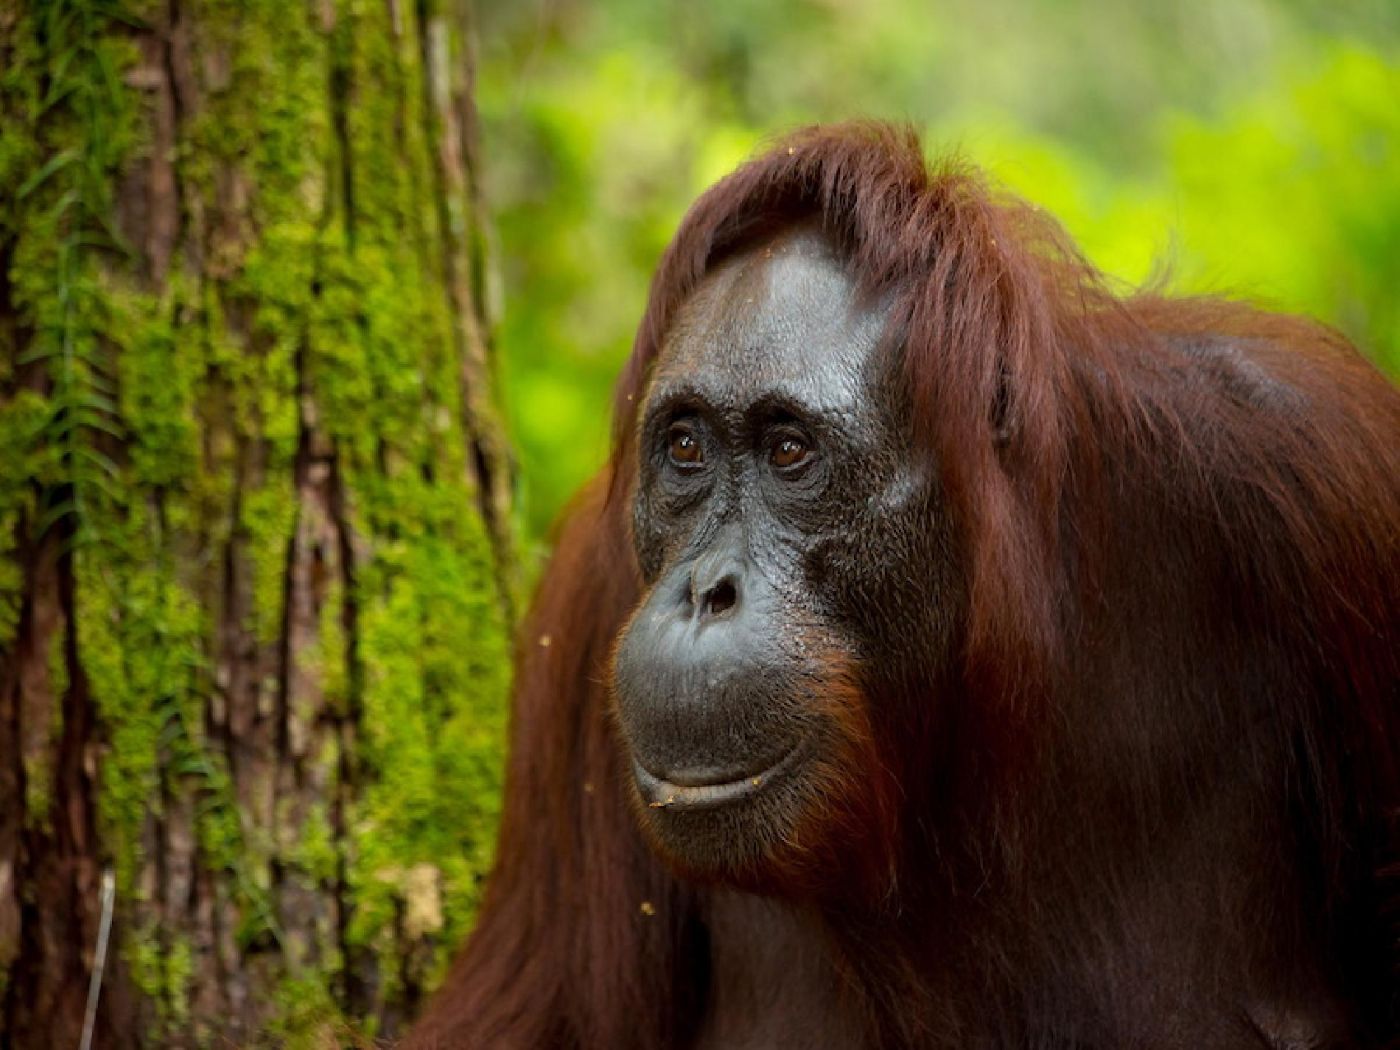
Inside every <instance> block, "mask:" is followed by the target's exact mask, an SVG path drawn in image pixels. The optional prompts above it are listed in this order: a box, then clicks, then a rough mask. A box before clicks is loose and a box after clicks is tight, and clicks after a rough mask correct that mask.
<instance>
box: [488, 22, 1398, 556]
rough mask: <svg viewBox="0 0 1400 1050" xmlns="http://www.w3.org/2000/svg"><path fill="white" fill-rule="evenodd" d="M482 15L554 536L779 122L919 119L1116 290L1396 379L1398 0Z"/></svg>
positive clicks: (530, 450) (494, 185)
mask: <svg viewBox="0 0 1400 1050" xmlns="http://www.w3.org/2000/svg"><path fill="white" fill-rule="evenodd" d="M492 6H493V5H486V9H484V10H483V11H482V17H483V25H482V48H483V51H482V63H483V65H482V77H481V81H480V85H479V102H480V105H481V107H482V111H483V115H484V119H485V150H484V155H485V157H486V158H487V168H488V172H487V177H488V185H487V193H488V195H489V198H490V200H491V201H492V203H493V206H494V210H495V216H496V236H497V240H498V243H497V244H496V245H495V249H496V250H495V258H496V259H497V260H498V263H499V266H500V269H501V281H500V286H501V287H500V288H499V289H498V291H499V292H500V293H502V298H501V309H500V316H501V319H502V323H501V327H500V329H499V332H498V339H499V342H500V351H501V360H502V362H503V367H504V376H503V384H504V389H505V395H506V399H507V404H508V408H509V411H510V416H511V420H512V424H513V430H514V438H515V441H516V446H517V448H518V450H519V455H520V457H521V459H522V476H523V479H524V492H523V494H522V496H523V498H522V505H523V506H524V508H525V510H524V514H525V518H526V525H527V529H528V531H529V532H530V533H532V534H533V535H536V536H538V535H540V534H541V533H542V532H543V530H544V529H545V528H546V527H547V525H548V523H549V521H550V520H551V519H552V518H553V517H554V515H555V514H556V513H557V511H558V510H559V508H560V506H561V505H562V504H563V502H564V501H565V500H566V499H567V498H568V495H569V494H570V493H571V492H572V491H573V489H574V488H576V487H577V485H578V484H579V483H580V482H581V481H582V480H583V479H584V478H586V477H587V476H588V474H589V473H590V472H591V471H593V470H594V469H596V467H597V466H598V465H599V464H600V463H601V462H602V460H603V458H604V457H605V455H606V450H607V441H608V426H609V413H608V407H607V406H608V405H609V403H610V401H609V392H610V389H611V385H612V381H613V377H614V376H615V375H616V372H617V369H618V367H619V365H620V364H621V361H622V359H623V358H624V357H625V355H626V352H627V349H628V347H629V345H630V342H631V338H632V332H633V327H634V325H635V324H636V321H637V319H638V318H639V316H640V314H641V310H642V305H643V302H644V298H645V293H646V285H647V280H648V278H649V277H650V273H651V270H652V268H653V266H654V264H655V262H656V259H657V257H658V255H659V254H660V252H661V250H662V248H663V247H664V246H665V243H666V241H667V239H668V238H669V236H670V234H671V232H672V231H673V229H674V228H675V225H676V223H677V222H678V220H679V219H680V216H681V214H682V213H683V211H684V209H685V207H686V206H687V204H688V203H689V202H690V201H691V200H692V199H693V198H694V197H695V195H696V194H697V193H698V192H700V190H702V189H703V188H704V187H705V186H707V185H708V184H709V183H711V182H712V181H714V180H715V179H716V178H718V177H720V176H721V175H723V174H724V173H725V172H727V171H729V170H730V169H731V168H733V167H734V166H735V165H737V164H738V163H740V162H741V161H742V160H743V159H744V158H745V157H747V156H748V155H750V154H751V153H753V152H754V151H755V150H757V149H758V148H760V147H761V146H762V144H763V143H764V142H765V140H767V139H768V138H770V137H771V136H772V135H774V134H776V133H778V132H781V131H782V130H784V129H786V128H789V127H792V126H795V125H799V124H803V123H808V122H812V121H825V120H836V119H842V118H849V117H858V116H873V117H884V118H889V119H896V120H907V121H910V122H912V123H913V124H914V125H916V126H918V127H920V128H921V129H923V130H924V132H925V137H926V142H927V144H928V146H929V149H930V152H931V153H934V154H941V153H945V152H948V151H949V150H954V151H957V152H959V153H960V154H962V155H963V156H964V157H966V158H967V159H969V160H971V161H973V162H975V163H977V164H979V165H981V166H983V167H985V168H987V169H989V170H990V171H991V172H992V173H993V175H994V176H995V177H996V179H998V180H999V181H1000V182H1002V183H1003V184H1004V185H1006V186H1008V187H1010V188H1011V189H1013V190H1015V191H1016V192H1018V193H1020V194H1022V195H1024V196H1026V197H1029V198H1031V199H1033V200H1035V201H1037V202H1038V203H1040V204H1042V205H1044V206H1045V207H1046V208H1048V209H1049V210H1050V211H1051V212H1052V213H1054V214H1056V215H1058V216H1059V218H1060V219H1061V221H1063V222H1064V223H1065V225H1066V226H1067V227H1068V229H1069V230H1070V232H1071V233H1072V234H1073V235H1074V236H1075V237H1076V238H1077V239H1078V240H1079V242H1080V244H1081V245H1082V247H1083V248H1084V250H1085V251H1086V253H1087V254H1088V255H1089V257H1090V258H1091V259H1093V260H1094V261H1095V262H1096V263H1098V264H1099V265H1100V266H1102V267H1103V268H1104V269H1105V270H1107V271H1108V272H1109V273H1111V274H1113V275H1114V276H1116V277H1118V278H1120V279H1121V280H1122V281H1123V282H1124V283H1125V285H1134V284H1140V283H1142V282H1143V281H1145V280H1149V279H1157V278H1161V277H1163V276H1165V277H1167V278H1168V280H1169V287H1171V288H1173V289H1177V290H1183V291H1212V292H1222V293H1226V294H1231V295H1239V296H1245V297H1248V298H1251V299H1255V300H1257V301H1260V302H1262V303H1265V304H1267V305H1272V306H1274V307H1277V308H1280V309H1286V310H1293V311H1300V312H1306V313H1310V314H1313V315H1315V316H1317V317H1320V318H1322V319H1324V320H1326V321H1329V322H1331V323H1333V324H1335V325H1338V326H1339V327H1340V328H1341V329H1342V330H1343V331H1345V332H1346V333H1347V334H1348V335H1349V336H1351V337H1352V338H1353V339H1354V340H1356V341H1357V342H1358V343H1359V344H1360V345H1361V346H1362V347H1363V348H1364V349H1365V350H1366V351H1367V352H1368V353H1369V354H1371V355H1372V356H1373V357H1374V358H1375V359H1376V360H1377V361H1379V362H1380V363H1381V365H1382V367H1384V368H1386V369H1388V370H1390V371H1391V372H1392V373H1394V372H1396V371H1397V370H1400V296H1398V295H1397V291H1400V4H1397V3H1395V2H1394V0H1344V2H1338V3H1327V2H1322V0H1318V2H1313V3H1305V2H1302V0H1273V2H1269V0H1175V2H1172V3H1160V2H1153V0H1130V2H1125V3H1119V4H1103V3H1096V2H1089V0H943V2H940V3H936V4H935V3H929V2H921V0H776V2H746V0H709V2H704V3H701V2H696V0H608V2H605V3H584V2H580V0H530V2H524V3H514V4H510V5H501V6H500V7H499V9H496V10H492V9H490V8H491V7H492Z"/></svg>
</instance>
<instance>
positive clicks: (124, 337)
mask: <svg viewBox="0 0 1400 1050" xmlns="http://www.w3.org/2000/svg"><path fill="white" fill-rule="evenodd" d="M465 4H466V0H144V2H138V0H0V1045H5V1046H14V1047H48V1046H54V1047H60V1046H61V1047H65V1048H68V1047H76V1046H77V1045H78V1041H79V1037H80V1033H81V1030H82V1028H83V1024H84V1012H85V1006H86V1002H87V999H88V995H89V984H90V975H91V973H92V971H93V969H94V965H95V961H96V959H95V945H96V942H97V940H98V931H99V925H100V920H101V901H100V886H101V883H102V881H103V873H104V871H105V870H107V869H110V870H112V871H113V872H114V874H115V884H116V888H117V893H116V907H115V921H114V924H113V929H112V942H111V948H110V950H109V951H108V952H107V956H106V965H105V970H104V973H103V978H102V982H101V985H100V989H99V996H98V1003H99V1007H98V1012H97V1021H96V1029H95V1033H96V1034H95V1038H94V1041H93V1045H94V1046H98V1047H104V1048H106V1047H119V1046H135V1045H151V1044H161V1045H176V1046H182V1045H209V1044H215V1043H218V1044H222V1045H248V1044H275V1045H283V1044H285V1043H287V1042H292V1043H297V1042H302V1043H306V1042H311V1041H315V1040H317V1039H324V1038H325V1036H326V1034H327V1033H328V1032H338V1033H341V1034H344V1033H346V1031H347V1030H350V1031H359V1032H363V1033H368V1034H377V1035H390V1034H392V1033H393V1032H394V1031H395V1030H396V1029H398V1028H400V1027H401V1026H402V1024H403V1022H404V1021H405V1019H406V1018H407V1017H408V1015H410V1014H411V1013H412V1011H413V1010H414V1008H415V1006H416V1004H417V1003H418V1001H419V999H420V998H421V996H422V995H423V994H424V992H425V990H426V988H427V986H429V985H430V984H431V983H432V981H433V979H434V978H435V976H436V975H437V974H438V972H439V970H440V967H441V966H442V965H443V963H444V961H445V955H446V953H447V952H448V951H449V950H450V948H451V947H452V946H453V945H454V944H455V943H456V942H457V941H458V940H459V939H460V937H461V935H462V934H463V932H464V931H465V928H466V926H467V925H468V924H469V923H470V920H471V915H472V913H473V910H474V908H475V904H476V900H477V896H478V893H479V887H480V884H481V880H482V877H483V875H484V873H485V871H486V870H487V868H488V866H489V862H490V856H489V852H490V849H491V844H492V841H493V832H494V825H495V820H496V811H497V805H498V777H499V770H498V764H499V763H498V759H499V750H500V743H501V737H502V732H503V724H502V723H503V719H504V706H503V697H504V690H505V683H506V677H507V675H508V651H507V633H508V622H509V618H510V605H511V603H510V593H511V586H510V578H511V574H510V569H509V567H510V564H511V560H510V550H509V542H508V539H509V509H510V508H509V493H510V478H509V470H510V467H509V463H508V460H507V455H506V452H505V448H504V445H503V443H502V440H501V436H500V435H501V431H500V428H499V425H498V421H497V419H496V415H495V411H494V408H493V404H494V402H493V399H492V383H491V374H490V373H491V367H490V355H489V352H488V351H489V347H488V345H487V341H486V336H485V333H486V331H487V327H486V324H485V321H484V310H483V295H482V284H483V280H482V277H483V270H482V265H481V261H482V260H481V254H482V253H481V249H480V246H481V223H480V221H479V217H480V207H479V201H478V198H477V191H476V182H475V179H474V171H475V164H476V156H475V151H474V145H475V141H476V129H475V119H474V109H473V102H472V79H471V78H472V55H471V52H470V48H469V44H470V33H469V30H470V19H469V11H468V9H467V7H466V6H465Z"/></svg>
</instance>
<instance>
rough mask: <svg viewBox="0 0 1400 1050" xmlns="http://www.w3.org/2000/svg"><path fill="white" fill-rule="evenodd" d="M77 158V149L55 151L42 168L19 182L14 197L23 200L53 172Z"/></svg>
mask: <svg viewBox="0 0 1400 1050" xmlns="http://www.w3.org/2000/svg"><path fill="white" fill-rule="evenodd" d="M79 159H80V157H79V154H78V151H77V150H75V149H66V150H63V151H62V152H61V153H55V154H54V155H53V156H52V157H50V158H49V159H48V162H47V163H46V164H44V166H43V167H42V168H40V169H39V170H38V171H36V172H35V173H34V174H33V175H31V176H29V178H27V179H25V180H24V181H23V182H22V183H20V186H19V189H17V190H16V191H15V199H16V200H21V201H22V200H24V199H25V198H26V197H28V196H29V195H30V194H31V193H33V192H34V191H35V190H36V189H38V188H39V187H40V186H42V185H43V184H44V183H45V182H47V181H48V179H49V178H50V177H52V176H53V174H54V173H55V172H58V171H61V170H62V169H63V168H66V167H67V166H68V165H70V164H72V163H74V162H75V161H77V160H79Z"/></svg>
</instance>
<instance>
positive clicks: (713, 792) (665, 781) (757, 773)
mask: <svg viewBox="0 0 1400 1050" xmlns="http://www.w3.org/2000/svg"><path fill="white" fill-rule="evenodd" d="M804 742H805V741H804V740H802V739H799V740H798V741H797V742H796V743H794V744H793V745H792V746H791V747H789V748H788V749H787V750H786V751H784V752H783V753H782V755H781V757H779V758H778V759H777V761H775V762H771V763H768V764H767V765H763V766H760V767H759V768H757V769H755V770H754V771H752V772H748V773H743V774H741V775H738V776H735V775H734V772H733V770H732V769H728V770H723V771H720V772H718V773H714V772H711V771H709V770H696V771H689V770H677V771H675V772H671V773H668V774H667V775H666V776H665V777H661V776H657V775H656V774H655V773H653V772H651V771H650V770H649V769H647V768H646V767H645V766H644V765H642V764H641V763H640V762H639V761H637V760H636V759H635V758H634V759H633V760H632V775H633V777H634V778H635V779H636V782H637V790H638V791H640V792H641V795H642V801H643V802H645V803H646V804H647V806H648V808H650V809H662V810H678V811H682V812H685V811H692V810H702V809H717V808H719V807H720V806H728V805H732V804H734V803H736V802H742V801H744V800H745V799H748V798H752V797H753V796H755V795H757V794H759V793H760V792H762V791H764V790H765V789H767V788H769V787H771V786H772V785H773V784H775V783H777V782H778V781H779V780H781V779H783V778H784V777H785V776H786V775H787V774H788V773H790V772H791V771H792V769H793V768H794V767H795V766H796V765H797V764H798V763H799V762H800V761H801V759H802V756H803V754H804V753H805V751H806V748H805V747H803V744H804Z"/></svg>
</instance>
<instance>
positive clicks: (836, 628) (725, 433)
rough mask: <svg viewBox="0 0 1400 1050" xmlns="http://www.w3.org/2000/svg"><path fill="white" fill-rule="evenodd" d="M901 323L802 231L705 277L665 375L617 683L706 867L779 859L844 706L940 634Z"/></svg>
mask: <svg viewBox="0 0 1400 1050" xmlns="http://www.w3.org/2000/svg"><path fill="white" fill-rule="evenodd" d="M887 319H888V309H887V308H886V307H885V306H883V305H881V304H871V303H869V302H866V301H864V300H863V298H862V297H861V296H859V295H858V294H857V289H856V287H855V285H854V283H853V282H852V280H851V279H850V277H849V276H848V275H847V273H846V271H845V269H844V267H843V265H842V263H841V261H840V259H839V258H838V256H837V255H836V253H835V251H834V250H833V248H832V247H831V246H830V245H829V243H828V242H827V241H826V240H825V239H824V238H823V237H822V236H821V235H820V234H819V233H817V232H815V231H813V230H810V229H799V230H796V231H791V232H788V233H785V234H783V235H781V236H780V237H778V238H776V239H774V240H772V241H768V242H765V243H761V244H759V245H758V246H756V247H754V248H752V249H749V250H748V251H746V252H744V253H742V254H740V255H737V256H735V257H733V258H731V259H729V260H727V261H726V262H725V263H723V264H721V265H720V266H719V267H717V268H716V269H715V270H714V271H713V272H712V273H711V274H710V275H709V276H708V277H707V278H706V279H705V281H704V282H703V283H702V285H701V286H700V288H699V289H698V290H697V291H696V293H695V294H694V295H693V296H692V298H691V299H690V301H689V302H688V303H687V304H686V306H685V307H684V309H683V310H682V312H681V316H680V318H679V320H678V321H677V323H676V324H675V325H674V327H673V329H672V331H671V333H670V337H669V340H668V342H667V345H666V346H665V348H664V350H663V352H662V355H661V358H660V360H659V362H658V365H657V368H656V370H655V373H654V375H653V377H652V381H651V384H650V387H649V389H648V392H647V396H646V400H645V404H644V406H643V412H642V413H641V423H640V429H639V432H638V442H639V446H638V447H639V454H638V461H639V476H638V478H637V480H636V489H635V502H634V518H633V522H634V540H635V544H636V549H637V555H638V559H639V563H640V565H641V566H642V571H643V575H644V577H645V581H646V583H647V585H648V587H649V591H648V594H647V597H646V599H645V600H644V601H643V603H642V605H641V606H640V608H639V609H638V611H637V613H636V614H635V615H634V617H633V618H632V620H631V622H630V623H629V625H628V627H627V629H626V631H625V632H624V634H623V637H622V639H621V642H620V644H619V648H618V650H617V656H616V664H615V686H616V690H615V692H616V697H615V698H616V703H617V713H618V716H619V723H620V726H621V728H622V733H623V737H624V739H625V743H626V746H627V749H628V751H629V752H630V756H629V757H630V758H631V760H632V767H633V773H634V776H635V780H636V785H637V789H638V792H639V794H640V797H641V800H642V802H643V803H645V804H646V807H647V810H648V813H647V817H646V818H644V819H645V820H646V821H647V823H648V824H649V826H650V827H649V830H650V831H651V832H652V833H653V836H654V837H655V838H656V839H657V840H659V844H660V845H661V846H662V848H663V850H666V851H669V852H670V853H671V854H672V855H673V857H675V858H677V859H679V860H680V861H681V862H682V863H683V864H685V865H687V866H689V867H692V868H694V869H698V870H700V871H711V872H721V871H725V870H728V869H731V868H734V867H742V866H745V865H749V866H751V865H753V864H754V863H761V861H762V859H763V858H764V856H765V855H767V854H769V853H771V852H772V850H773V849H774V847H775V843H778V842H780V841H781V840H782V839H783V837H784V835H785V834H787V833H788V832H789V831H791V830H792V829H793V828H795V827H796V826H797V824H798V822H799V821H800V820H802V819H804V811H805V810H810V808H811V807H810V801H811V800H810V798H808V797H807V796H808V795H809V794H810V793H811V791H812V783H811V781H812V779H813V778H814V777H815V776H816V770H817V769H818V768H819V765H820V761H821V757H822V756H823V755H826V754H829V753H830V751H831V749H832V748H833V747H835V746H836V745H837V744H838V743H839V739H840V736H841V732H843V730H842V729H841V728H840V727H839V726H838V725H837V724H836V723H837V722H839V721H841V720H842V718H843V717H844V712H843V711H842V705H843V704H849V703H852V702H855V699H854V697H853V696H852V693H853V692H854V691H855V689H863V688H865V687H866V686H868V684H869V681H868V679H869V678H870V677H871V676H872V675H878V674H879V673H880V671H881V669H884V670H886V671H889V670H893V669H895V668H897V667H898V666H900V665H901V664H903V663H904V662H906V659H907V658H908V657H909V656H911V655H912V653H911V652H908V651H903V652H902V651H901V650H902V649H903V648H905V647H906V646H910V647H912V646H913V645H914V644H916V643H915V642H914V641H913V640H914V639H918V641H917V645H918V646H920V647H921V650H922V651H924V652H926V651H927V647H928V646H929V644H930V639H937V638H938V637H940V630H939V629H938V627H937V625H930V624H929V622H928V618H929V613H928V611H927V610H928V609H929V608H930V607H931V604H930V603H929V602H928V600H927V598H928V594H929V587H930V586H934V585H937V584H938V582H939V581H938V580H937V578H936V573H935V574H931V576H930V578H928V579H921V580H917V581H912V580H911V579H910V577H909V575H908V569H909V567H910V566H919V565H929V564H931V563H934V562H936V561H940V560H941V561H944V562H945V563H947V560H946V559H935V558H933V557H932V556H931V554H930V551H929V549H928V548H929V547H930V545H931V544H938V543H940V542H941V540H940V538H939V537H937V536H934V535H931V534H930V530H929V527H928V522H929V521H930V520H936V515H931V514H930V511H929V509H928V508H929V503H930V500H932V499H933V496H934V493H933V489H934V485H933V482H932V480H931V479H930V478H929V477H927V476H926V473H925V472H923V471H921V470H919V469H918V468H916V467H915V466H914V465H913V460H912V457H910V456H909V455H908V438H907V434H908V430H909V428H908V425H907V407H906V405H905V403H904V401H903V399H902V396H899V395H897V394H896V391H897V390H898V385H897V384H896V383H895V382H894V381H893V377H892V375H891V372H892V369H893V368H894V367H896V366H895V364H894V360H893V359H894V356H895V355H893V354H891V353H889V352H888V351H887V348H886V347H885V345H884V339H883V336H884V331H885V327H886V324H887ZM900 567H903V569H902V571H901V572H899V574H898V575H896V571H897V570H899V569H900ZM947 592H948V594H949V595H952V594H953V593H955V588H953V587H951V586H949V587H948V588H947ZM920 596H922V597H920ZM853 676H854V677H855V678H857V679H859V680H858V681H853V680H852V677H853Z"/></svg>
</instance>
